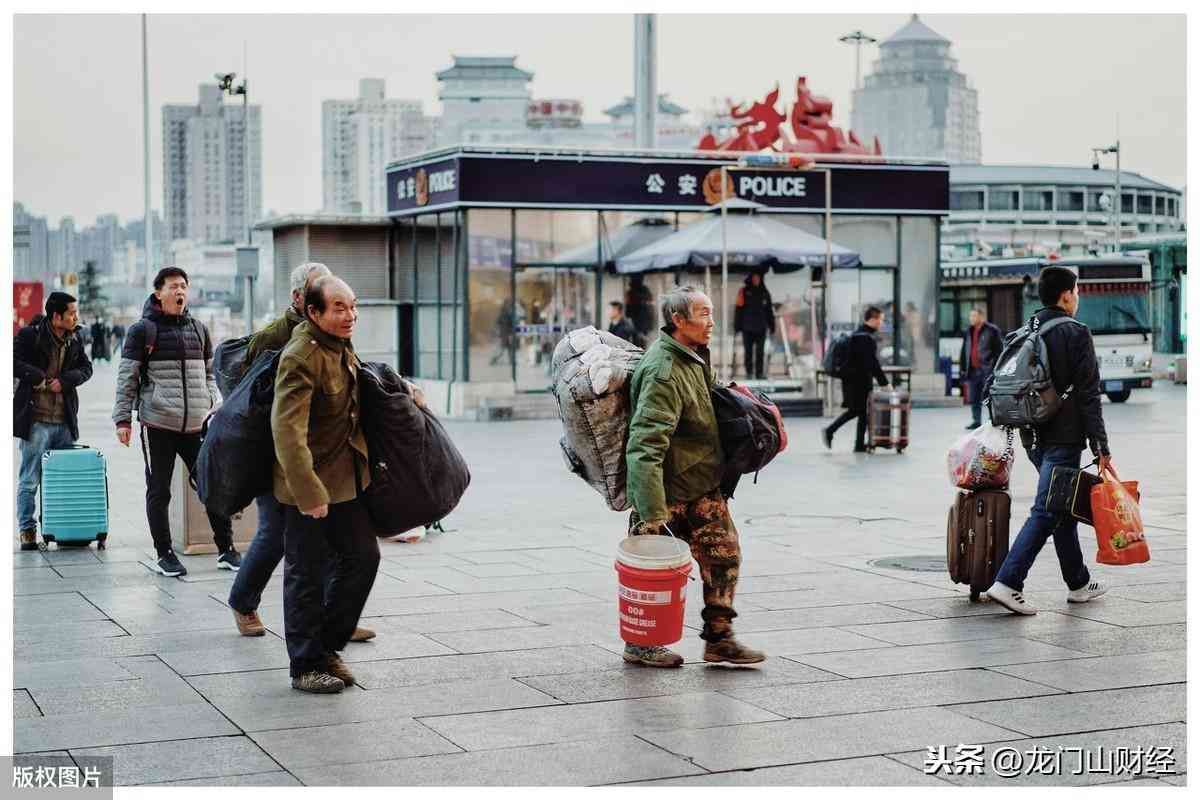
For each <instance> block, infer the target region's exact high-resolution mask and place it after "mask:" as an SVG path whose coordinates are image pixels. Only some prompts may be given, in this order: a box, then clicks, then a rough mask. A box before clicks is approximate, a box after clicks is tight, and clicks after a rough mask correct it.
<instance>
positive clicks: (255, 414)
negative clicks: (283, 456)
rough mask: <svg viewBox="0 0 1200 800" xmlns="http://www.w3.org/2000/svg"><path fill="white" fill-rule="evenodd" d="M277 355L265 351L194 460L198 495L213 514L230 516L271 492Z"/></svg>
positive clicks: (212, 421) (213, 420)
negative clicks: (272, 417) (272, 418)
mask: <svg viewBox="0 0 1200 800" xmlns="http://www.w3.org/2000/svg"><path fill="white" fill-rule="evenodd" d="M278 367H279V351H277V350H267V351H266V352H264V353H262V355H260V356H259V357H258V358H257V359H255V361H254V363H253V364H251V365H250V369H248V370H247V371H246V374H245V376H244V377H243V378H242V380H241V381H240V382H239V383H238V384H237V386H236V388H235V389H234V390H233V392H232V393H231V394H230V395H229V397H228V398H226V400H225V402H224V403H223V404H222V405H221V407H220V408H218V409H217V411H216V413H214V414H213V415H212V416H211V417H209V418H208V421H207V423H206V429H205V432H204V443H203V444H202V445H201V446H200V455H199V456H197V457H196V473H195V478H196V493H197V494H199V495H200V502H201V503H203V504H204V507H205V508H206V509H208V510H209V511H211V512H213V513H214V514H219V515H221V516H225V517H232V516H233V515H234V514H236V513H238V512H239V511H241V510H242V509H244V508H245V507H246V506H248V505H250V504H251V503H252V502H254V498H256V497H258V496H259V495H260V494H267V493H268V492H271V491H273V486H272V483H273V477H272V475H273V470H274V466H275V440H274V438H273V437H272V436H271V405H272V403H274V401H275V371H276V369H277V368H278Z"/></svg>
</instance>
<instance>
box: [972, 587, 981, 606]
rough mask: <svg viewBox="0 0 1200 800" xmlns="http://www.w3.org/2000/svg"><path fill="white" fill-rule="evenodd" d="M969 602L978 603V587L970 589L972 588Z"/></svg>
mask: <svg viewBox="0 0 1200 800" xmlns="http://www.w3.org/2000/svg"><path fill="white" fill-rule="evenodd" d="M971 602H972V603H978V602H979V590H978V589H972V590H971Z"/></svg>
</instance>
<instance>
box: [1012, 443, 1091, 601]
mask: <svg viewBox="0 0 1200 800" xmlns="http://www.w3.org/2000/svg"><path fill="white" fill-rule="evenodd" d="M1082 452H1083V448H1080V447H1061V446H1060V447H1045V448H1042V447H1038V448H1035V449H1033V450H1030V451H1029V460H1030V461H1032V462H1033V465H1034V466H1035V467H1037V469H1038V487H1037V496H1036V497H1034V499H1033V507H1032V508H1031V509H1030V510H1029V519H1027V520H1025V525H1024V526H1023V527H1022V528H1021V532H1020V533H1019V534H1017V540H1016V541H1015V542H1013V544H1012V547H1011V548H1010V549H1009V551H1008V557H1007V558H1006V559H1004V563H1003V564H1002V565H1001V566H1000V571H999V572H998V573H997V574H996V581H997V582H999V583H1003V584H1004V585H1005V586H1007V587H1009V588H1010V589H1013V590H1015V591H1018V592H1019V591H1022V590H1024V588H1025V576H1027V575H1028V574H1029V570H1030V568H1032V567H1033V560H1034V559H1035V558H1037V554H1038V553H1039V552H1040V551H1041V549H1042V546H1043V545H1044V544H1046V540H1047V539H1049V538H1051V537H1053V538H1054V550H1055V551H1056V552H1057V553H1058V566H1059V568H1060V569H1061V570H1062V576H1063V580H1064V581H1065V582H1066V584H1067V588H1068V589H1071V590H1075V589H1081V588H1083V587H1084V586H1087V584H1088V581H1089V580H1091V575H1090V574H1089V573H1088V568H1087V567H1086V566H1085V565H1084V563H1083V552H1082V551H1081V550H1080V549H1079V534H1078V523H1076V521H1075V518H1074V517H1072V516H1071V515H1070V514H1069V513H1068V514H1051V513H1050V512H1049V511H1047V510H1046V495H1047V494H1049V492H1050V472H1051V470H1053V469H1054V468H1055V467H1058V466H1068V467H1073V468H1075V469H1078V468H1079V456H1080V454H1081V453H1082Z"/></svg>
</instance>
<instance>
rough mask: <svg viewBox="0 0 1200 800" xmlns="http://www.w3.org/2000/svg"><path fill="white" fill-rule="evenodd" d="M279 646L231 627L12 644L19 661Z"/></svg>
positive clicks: (270, 638) (267, 638) (280, 642)
mask: <svg viewBox="0 0 1200 800" xmlns="http://www.w3.org/2000/svg"><path fill="white" fill-rule="evenodd" d="M276 646H278V647H283V646H284V645H283V640H282V639H280V638H279V637H277V636H274V635H273V634H270V633H268V634H267V636H265V637H263V638H254V639H250V638H247V637H244V636H239V635H238V634H237V631H236V630H234V629H232V628H225V629H221V630H203V631H183V632H178V633H167V634H161V635H156V636H114V637H110V638H105V639H88V640H80V641H77V642H61V643H57V642H56V643H53V644H51V645H46V644H34V645H19V646H17V647H15V648H14V655H15V658H16V661H17V663H21V662H22V661H44V660H47V655H48V653H54V654H56V655H60V656H62V657H68V656H75V657H84V656H90V655H94V656H97V657H105V658H119V657H124V656H140V655H153V654H155V653H158V654H162V653H173V652H180V651H187V650H209V651H222V652H224V651H229V652H231V653H234V654H236V653H244V652H251V653H253V652H258V651H260V650H263V649H264V648H266V649H274V647H276Z"/></svg>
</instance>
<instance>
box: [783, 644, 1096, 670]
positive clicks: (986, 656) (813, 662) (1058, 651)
mask: <svg viewBox="0 0 1200 800" xmlns="http://www.w3.org/2000/svg"><path fill="white" fill-rule="evenodd" d="M1067 658H1079V653H1078V651H1075V650H1068V649H1066V648H1063V647H1055V646H1053V645H1049V644H1043V643H1042V642H1034V641H1031V640H1028V639H1016V638H1014V639H976V640H972V641H969V642H948V643H945V644H921V645H910V646H906V647H898V646H897V647H891V648H884V649H880V650H856V651H851V652H846V653H817V654H813V655H803V656H801V655H797V656H796V660H797V661H800V662H801V663H804V664H808V665H809V666H813V667H816V668H817V669H823V670H826V671H827V672H833V673H836V674H838V675H845V676H846V677H847V678H869V677H872V676H878V675H903V674H905V673H913V672H940V671H944V670H951V669H970V668H972V667H990V666H993V665H995V664H1025V663H1030V662H1034V661H1057V660H1061V659H1067Z"/></svg>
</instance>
